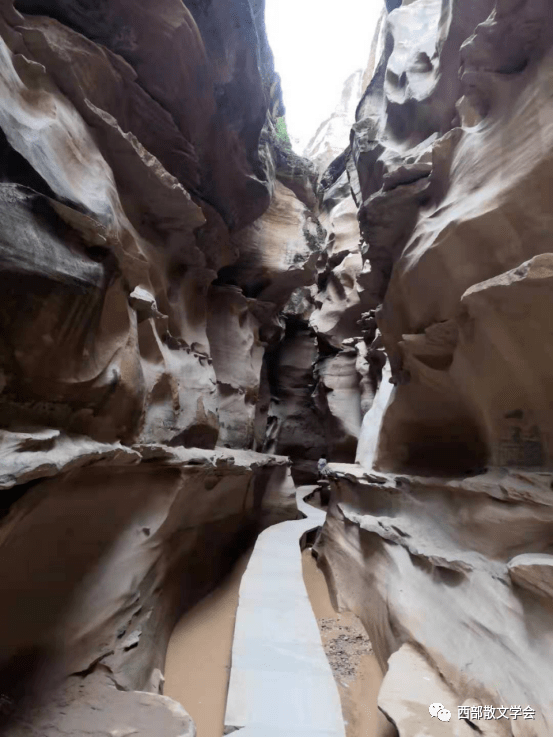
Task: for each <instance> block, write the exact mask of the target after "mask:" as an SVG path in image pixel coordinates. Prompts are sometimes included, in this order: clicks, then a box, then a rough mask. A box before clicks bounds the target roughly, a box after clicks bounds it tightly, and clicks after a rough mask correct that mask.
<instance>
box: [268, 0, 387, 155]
mask: <svg viewBox="0 0 553 738" xmlns="http://www.w3.org/2000/svg"><path fill="white" fill-rule="evenodd" d="M382 7H383V0H266V23H267V34H268V37H269V43H270V44H271V47H272V49H273V53H274V56H275V69H276V71H277V72H278V73H279V74H280V76H281V79H282V90H283V95H284V104H285V105H286V122H287V125H288V132H289V134H290V136H291V138H292V139H293V142H294V149H295V150H296V151H297V152H298V153H301V151H302V150H303V148H304V147H305V146H306V145H307V143H308V142H309V140H310V138H311V137H312V136H313V135H314V133H315V131H316V130H317V128H318V127H319V125H320V124H321V123H322V122H323V121H324V120H325V119H326V118H328V117H329V115H330V114H331V113H332V111H333V110H334V108H335V107H336V105H337V104H338V102H339V99H340V93H341V91H342V87H343V85H344V82H345V81H346V79H347V78H348V76H349V75H350V74H352V72H355V71H356V70H357V69H365V67H366V65H367V62H368V59H369V53H370V48H371V42H372V39H373V35H374V32H375V29H376V24H377V23H378V18H379V16H380V13H381V11H382Z"/></svg>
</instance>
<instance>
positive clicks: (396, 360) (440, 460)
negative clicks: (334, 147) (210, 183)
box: [310, 0, 553, 735]
mask: <svg viewBox="0 0 553 738" xmlns="http://www.w3.org/2000/svg"><path fill="white" fill-rule="evenodd" d="M387 5H388V11H389V13H388V16H387V18H386V20H385V23H384V26H383V31H382V33H383V39H382V40H383V48H384V51H383V54H382V57H381V59H380V62H379V64H378V66H377V69H376V72H375V74H374V76H373V78H372V81H371V82H370V84H369V86H368V88H367V90H366V91H365V93H364V96H363V98H362V100H361V102H360V104H359V107H358V108H357V114H356V122H355V123H354V125H353V128H352V135H351V149H350V151H349V152H348V151H346V152H345V154H344V156H343V158H342V159H343V163H342V161H339V160H336V161H335V162H334V163H333V165H331V166H330V167H329V169H328V170H327V172H326V173H325V175H323V177H322V180H321V183H322V186H323V189H324V191H325V192H326V193H330V192H331V191H332V187H333V186H334V184H333V183H334V182H336V181H338V176H339V175H340V171H341V170H343V169H344V168H345V171H346V172H347V175H348V180H349V183H350V185H351V189H352V192H353V195H354V197H355V199H356V202H357V204H358V206H359V211H358V219H359V225H360V230H361V235H362V237H363V244H362V246H361V250H360V251H361V257H362V266H360V267H359V269H358V271H357V274H356V275H355V279H354V282H353V287H352V288H351V291H353V290H356V291H357V294H358V295H359V299H360V305H361V311H362V312H363V313H364V314H365V315H364V317H363V319H362V320H361V326H360V327H363V329H364V330H365V334H364V335H365V340H364V345H365V347H366V349H363V350H362V351H359V348H360V343H359V342H358V343H357V344H356V345H357V347H358V352H359V362H358V364H357V366H358V372H359V376H360V377H364V379H363V381H364V382H365V385H362V384H360V385H359V386H360V387H361V386H365V388H366V394H365V395H364V397H365V398H366V399H365V401H364V404H363V405H362V409H363V413H365V415H364V418H363V423H362V427H361V430H360V433H359V438H360V440H359V444H358V446H357V456H356V459H357V462H358V463H357V464H355V465H354V464H347V465H345V464H336V465H334V467H332V468H333V471H332V475H333V477H334V480H333V497H332V503H331V506H330V509H329V514H328V517H327V522H326V524H325V527H324V529H323V535H322V538H321V540H320V541H319V543H318V545H317V548H318V551H319V561H320V562H321V564H322V566H323V567H324V569H325V572H326V574H327V578H328V581H329V583H330V584H331V586H332V588H333V589H334V591H335V592H336V596H337V597H338V599H339V601H340V602H341V604H342V605H343V606H344V607H347V608H349V609H352V610H353V611H354V612H356V613H357V614H358V615H359V617H361V619H362V620H363V622H364V624H365V626H366V627H367V629H368V632H369V636H370V639H371V642H372V643H373V645H374V648H375V652H376V654H377V656H378V658H379V660H380V662H381V664H382V666H383V668H384V669H386V668H387V665H388V660H390V661H389V672H388V675H387V676H386V679H385V681H384V685H383V688H382V692H381V700H380V706H381V708H382V709H383V710H384V711H385V712H386V714H387V715H388V717H389V718H390V719H391V720H393V721H394V722H395V723H396V725H397V727H398V729H399V731H400V733H401V734H406V735H412V734H418V735H446V734H448V735H449V734H451V735H465V734H471V735H472V734H476V731H478V732H480V733H483V734H490V735H492V734H493V735H542V734H547V733H549V732H551V730H552V729H553V718H552V715H553V702H552V701H551V695H550V694H549V693H548V691H547V688H546V687H544V685H545V684H548V683H550V681H551V679H552V677H553V672H552V670H551V663H552V651H551V642H550V638H549V635H548V633H549V626H548V625H547V623H549V622H550V619H551V607H552V601H551V573H550V570H551V554H552V553H553V538H552V531H553V528H552V527H551V505H552V503H553V493H552V492H551V483H552V479H553V477H552V472H553V465H552V446H551V439H552V437H553V436H552V429H551V427H550V426H551V422H552V417H553V416H552V413H551V409H552V407H553V406H552V402H553V385H552V374H551V361H550V360H549V356H550V353H551V341H550V334H551V331H550V327H549V323H550V319H549V307H548V306H549V305H550V303H551V301H550V298H549V289H550V279H551V267H552V263H553V262H552V258H553V257H552V255H551V253H550V252H551V234H552V233H553V230H552V229H553V222H552V215H553V210H552V205H551V198H550V196H549V194H548V193H550V192H551V171H552V170H551V157H552V152H553V138H552V137H551V134H552V131H553V128H552V126H551V122H550V121H551V118H552V115H553V110H552V109H551V95H550V93H549V92H546V90H549V88H550V87H551V85H550V81H551V79H552V71H553V66H552V65H553V61H552V60H553V56H552V53H553V25H552V16H551V12H550V7H549V5H548V4H547V3H545V2H541V1H540V0H522V1H521V2H499V1H498V2H493V1H492V0H490V1H489V2H487V1H486V2H478V3H472V2H467V3H465V2H463V3H459V2H455V0H445V1H444V2H442V1H441V0H412V1H411V2H405V1H404V2H403V3H399V2H398V3H387ZM327 196H328V195H327ZM338 269H339V268H337V269H333V274H335V275H336V277H338V274H339V271H338ZM344 294H345V295H347V294H348V293H347V291H345V292H343V293H342V295H344ZM350 294H351V292H350ZM315 299H316V298H315ZM342 300H344V297H342ZM315 305H316V302H315ZM323 308H324V302H323V307H321V308H320V309H319V313H317V312H316V311H313V312H312V313H311V318H310V319H311V320H313V319H314V316H317V318H318V319H319V320H320V316H321V315H322V314H323ZM344 308H345V309H344V310H343V312H342V311H341V310H339V309H338V310H337V313H339V315H340V320H342V321H343V320H344V316H345V315H347V311H348V310H349V309H350V308H349V306H346V305H344ZM374 308H376V311H375V313H372V314H371V310H373V309H374ZM373 316H374V317H373ZM319 325H320V323H319ZM326 325H327V323H326V322H325V323H324V326H325V328H326ZM350 335H352V334H350ZM359 335H360V333H359ZM332 338H333V339H334V341H335V346H336V348H338V343H336V337H335V336H334V335H333V337H332ZM338 340H339V341H340V344H339V349H340V352H343V351H344V349H345V346H344V340H343V337H342V336H338ZM383 350H385V354H386V355H387V357H388V360H389V364H387V365H385V366H384V368H383V369H382V367H383V361H382V359H383V358H384V357H383V355H382V352H383ZM340 355H341V354H338V356H340ZM377 364H379V366H380V371H381V376H382V378H383V379H382V382H384V381H386V385H384V384H383V383H380V386H379V382H380V374H378V373H377V372H375V367H376V366H377ZM367 365H368V368H369V371H367ZM371 372H372V373H371ZM388 377H390V381H391V383H392V385H390V384H388V382H387V378H388ZM371 382H372V385H371ZM371 387H372V390H373V396H374V392H375V391H376V395H375V399H374V402H373V404H372V406H371V401H372V397H371V392H370V388H371ZM386 387H388V389H386ZM367 390H368V391H367ZM329 397H331V396H329ZM329 406H330V400H329ZM367 407H370V409H369V410H368V412H367ZM352 417H353V415H352V413H351V411H350V413H349V415H348V418H349V419H350V420H351V418H352ZM330 458H331V459H332V456H331V457H330ZM335 458H336V457H335ZM336 460H338V459H337V458H336ZM390 657H391V658H390ZM423 679H424V680H426V681H427V682H428V683H429V684H431V685H432V688H433V689H435V695H436V696H435V697H434V696H432V699H430V695H429V693H428V690H427V688H426V687H427V686H428V685H426V686H425V684H424V682H423V681H422V680H423ZM433 694H434V693H433ZM436 701H439V702H443V703H444V705H445V707H446V708H447V709H449V710H450V711H451V712H452V714H453V716H454V718H455V720H454V719H453V718H452V722H451V723H441V722H440V721H439V720H437V719H433V718H432V717H431V716H430V714H429V712H428V704H429V703H430V702H436ZM446 702H448V704H446ZM461 705H467V706H471V710H470V711H469V712H468V713H467V715H468V716H469V719H470V720H469V721H466V720H464V719H461V720H460V721H458V720H457V706H461ZM486 705H487V706H488V707H489V706H492V707H493V708H494V709H496V710H497V708H499V707H500V706H507V716H506V717H505V716H504V717H503V718H502V719H500V720H497V721H495V720H494V721H490V720H484V719H482V718H481V717H478V709H477V708H478V706H479V708H480V715H481V714H482V710H483V706H484V707H485V706H486ZM509 706H514V707H515V708H516V707H517V706H519V707H522V708H525V707H527V706H529V707H530V708H533V709H534V710H535V719H530V718H524V717H523V718H522V720H520V719H518V718H517V714H516V709H515V711H514V713H513V712H509V709H510V707H509ZM472 708H474V709H472ZM467 710H468V708H467ZM484 712H485V710H484ZM492 723H493V724H492ZM444 731H445V732H444Z"/></svg>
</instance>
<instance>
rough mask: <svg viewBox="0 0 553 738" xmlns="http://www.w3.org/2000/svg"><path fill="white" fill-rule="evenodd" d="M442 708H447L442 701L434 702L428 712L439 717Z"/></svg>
mask: <svg viewBox="0 0 553 738" xmlns="http://www.w3.org/2000/svg"><path fill="white" fill-rule="evenodd" d="M440 710H445V707H444V706H443V705H442V704H441V702H433V703H432V704H431V705H430V707H429V708H428V712H429V713H430V715H431V716H432V717H437V715H438V713H439V712H440Z"/></svg>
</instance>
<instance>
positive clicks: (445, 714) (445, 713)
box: [438, 707, 451, 723]
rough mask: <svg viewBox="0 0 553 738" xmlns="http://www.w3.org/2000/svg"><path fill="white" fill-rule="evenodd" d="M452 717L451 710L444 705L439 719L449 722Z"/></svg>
mask: <svg viewBox="0 0 553 738" xmlns="http://www.w3.org/2000/svg"><path fill="white" fill-rule="evenodd" d="M450 718H451V713H450V712H449V710H446V709H445V707H442V709H441V710H440V711H439V713H438V719H439V720H441V721H442V723H448V722H449V720H450Z"/></svg>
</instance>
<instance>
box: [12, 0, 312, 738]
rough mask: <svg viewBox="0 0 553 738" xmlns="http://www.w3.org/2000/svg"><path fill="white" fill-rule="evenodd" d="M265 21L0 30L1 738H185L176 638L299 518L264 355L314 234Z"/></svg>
mask: <svg viewBox="0 0 553 738" xmlns="http://www.w3.org/2000/svg"><path fill="white" fill-rule="evenodd" d="M263 11H264V8H263V3H262V2H254V1H252V2H249V1H248V2H232V3H228V2H223V1H222V0H217V1H216V2H197V1H196V0H191V2H187V3H182V2H181V0H167V2H164V3H162V4H161V5H160V3H157V2H146V3H142V4H141V5H140V7H138V6H136V4H134V3H128V2H125V0H122V1H121V2H116V3H115V4H114V3H112V2H110V3H108V2H101V3H99V4H95V5H94V7H93V6H92V5H91V4H90V3H86V2H81V1H80V0H77V1H76V2H72V1H69V2H66V0H60V1H58V0H52V2H50V1H46V2H42V0H38V1H37V2H34V1H32V0H30V1H27V0H23V2H15V3H12V2H10V1H9V0H6V2H3V3H2V4H1V6H0V55H1V57H2V60H1V64H0V129H1V130H0V148H1V152H2V156H1V161H0V209H1V210H2V216H1V217H0V283H1V292H2V296H3V299H2V305H1V306H0V428H1V430H0V486H1V488H2V490H3V492H2V503H1V508H2V520H1V523H0V549H1V555H0V568H1V569H2V572H3V573H2V577H1V578H2V584H1V585H0V587H1V592H2V596H1V598H2V602H3V605H4V606H3V616H2V638H1V639H0V693H1V695H2V699H1V709H0V713H1V719H2V724H3V728H2V729H3V730H4V731H5V732H6V733H9V734H20V735H60V734H64V735H65V734H67V735H69V734H82V735H86V734H90V735H126V734H130V733H132V734H134V735H152V734H155V733H158V732H159V731H162V732H163V733H164V734H166V735H188V734H190V735H192V734H194V725H193V721H192V720H191V719H190V716H188V715H187V713H186V711H185V709H184V708H183V707H182V706H181V705H178V704H177V703H174V702H173V701H172V700H170V699H169V698H166V697H163V695H162V694H161V692H162V686H163V668H164V659H165V650H166V645H167V640H168V638H169V635H170V632H171V628H172V626H173V624H174V623H175V621H176V619H177V618H178V616H179V615H180V614H181V613H182V612H183V611H184V610H186V609H187V608H190V607H191V606H192V605H193V604H194V603H195V602H196V601H197V600H198V599H199V598H201V597H202V596H203V595H204V594H206V593H207V592H208V591H209V590H210V589H211V588H212V587H213V586H214V585H215V584H216V583H217V582H218V580H219V579H220V578H221V577H222V576H223V575H224V574H225V573H226V572H227V571H228V570H229V569H230V567H231V566H232V564H233V562H234V561H235V560H236V559H237V557H238V556H239V555H240V554H241V553H242V552H243V551H244V550H245V549H246V548H247V547H248V546H250V545H251V543H252V541H253V540H254V539H255V536H256V534H257V533H258V532H259V531H260V530H262V529H263V528H265V527H266V526H268V525H270V524H272V523H274V522H278V521H281V520H285V519H290V518H292V519H293V518H295V517H297V515H298V512H297V508H296V505H295V497H294V487H293V484H292V479H291V476H290V470H289V465H288V463H289V462H288V460H287V459H286V458H285V457H283V456H274V455H266V454H263V453H262V450H263V446H264V441H265V429H266V425H267V409H268V404H269V401H268V398H267V397H266V389H267V387H268V385H267V381H266V379H265V380H264V382H265V383H263V381H262V380H263V379H264V378H265V377H266V373H267V370H266V366H265V365H264V354H265V353H266V351H267V350H268V349H269V348H271V347H272V346H273V345H274V344H275V343H277V342H278V341H279V340H280V337H281V335H283V333H284V331H285V325H284V323H283V321H282V318H281V317H280V315H279V314H280V311H281V309H282V306H283V305H284V304H285V303H286V302H287V300H288V298H289V297H290V295H291V293H292V292H293V290H294V289H296V288H297V287H301V286H303V285H305V284H309V283H311V282H313V281H314V280H315V278H316V269H315V262H316V259H317V254H318V244H319V241H320V240H321V238H322V229H321V226H320V224H319V221H318V218H317V212H316V199H315V194H314V186H315V185H316V182H315V179H316V178H315V172H314V169H313V168H312V167H311V165H310V164H309V163H308V162H307V161H306V160H304V159H302V158H301V157H298V156H296V155H294V154H293V152H291V151H289V150H287V149H286V146H285V144H284V143H283V142H282V141H280V140H279V139H278V137H277V135H276V129H275V122H276V119H277V118H278V117H280V116H282V115H283V113H284V110H283V106H282V101H281V93H280V83H279V78H278V75H276V74H275V72H274V69H273V62H272V54H271V51H270V48H269V46H268V42H267V38H266V33H265V27H264V18H263ZM264 393H265V394H264ZM264 406H265V410H263V407H264ZM254 447H255V449H256V450H255V451H254V450H253V449H254Z"/></svg>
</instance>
